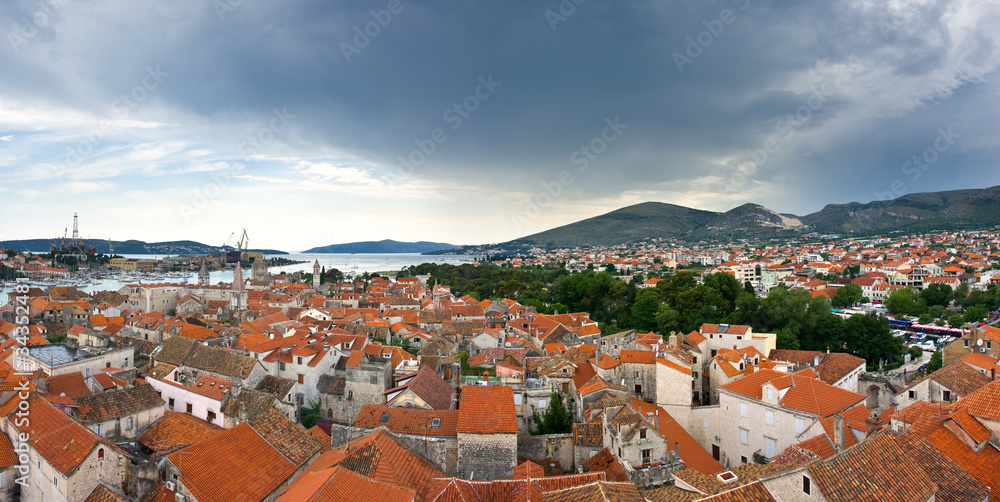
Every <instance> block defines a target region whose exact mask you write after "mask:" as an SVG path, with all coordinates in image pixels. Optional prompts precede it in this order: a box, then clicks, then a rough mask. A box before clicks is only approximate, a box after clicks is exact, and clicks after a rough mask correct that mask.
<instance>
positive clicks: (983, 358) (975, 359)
mask: <svg viewBox="0 0 1000 502" xmlns="http://www.w3.org/2000/svg"><path fill="white" fill-rule="evenodd" d="M959 361H962V362H963V363H965V364H968V365H969V366H972V367H973V368H983V369H985V370H987V371H989V370H990V369H991V368H993V366H994V365H996V364H997V358H995V357H990V356H988V355H986V354H983V353H981V352H972V353H970V354H966V355H964V356H962V358H961V359H959Z"/></svg>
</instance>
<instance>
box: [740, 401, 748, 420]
mask: <svg viewBox="0 0 1000 502" xmlns="http://www.w3.org/2000/svg"><path fill="white" fill-rule="evenodd" d="M740 416H741V417H745V416H747V403H740Z"/></svg>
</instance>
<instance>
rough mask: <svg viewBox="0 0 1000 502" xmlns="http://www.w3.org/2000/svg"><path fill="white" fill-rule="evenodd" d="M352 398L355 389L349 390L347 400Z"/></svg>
mask: <svg viewBox="0 0 1000 502" xmlns="http://www.w3.org/2000/svg"><path fill="white" fill-rule="evenodd" d="M351 399H354V391H353V390H349V391H347V400H348V401H350V400H351Z"/></svg>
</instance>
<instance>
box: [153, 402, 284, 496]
mask: <svg viewBox="0 0 1000 502" xmlns="http://www.w3.org/2000/svg"><path fill="white" fill-rule="evenodd" d="M168 458H169V459H170V462H171V463H172V464H173V465H174V466H176V467H177V469H178V470H179V471H180V473H181V475H180V479H179V481H180V482H181V483H184V486H186V487H187V488H188V490H190V491H191V493H192V494H193V495H194V496H195V498H197V499H198V500H199V501H202V502H229V501H232V500H262V499H264V498H265V497H267V496H268V495H269V494H270V493H271V492H273V491H274V490H276V489H277V488H278V487H279V486H280V485H281V484H282V483H284V482H285V480H286V479H288V477H289V476H291V475H292V474H293V473H294V472H295V470H296V466H295V464H293V463H292V462H290V461H289V460H288V459H287V458H285V456H284V455H282V454H281V452H279V451H278V450H277V449H275V447H273V446H271V444H270V443H268V442H267V440H265V439H264V438H263V437H262V436H261V435H260V434H258V433H257V431H255V430H254V428H253V427H251V426H250V424H248V423H245V422H244V423H242V424H239V425H237V426H236V427H233V428H232V429H228V430H225V431H222V432H220V433H218V434H216V435H214V436H212V437H210V438H208V439H205V440H203V441H199V442H198V443H195V444H193V445H191V446H188V447H187V448H184V449H183V450H180V451H175V452H174V453H171V454H170V456H169V457H168ZM220 466H225V475H220V473H219V468H220Z"/></svg>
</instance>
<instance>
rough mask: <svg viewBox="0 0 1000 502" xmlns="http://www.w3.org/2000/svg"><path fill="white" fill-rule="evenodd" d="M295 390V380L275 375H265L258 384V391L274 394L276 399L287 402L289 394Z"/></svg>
mask: <svg viewBox="0 0 1000 502" xmlns="http://www.w3.org/2000/svg"><path fill="white" fill-rule="evenodd" d="M294 389H295V380H292V379H291V378H282V377H278V376H274V375H265V376H264V378H263V379H262V380H261V381H260V383H258V384H257V387H256V390H258V391H260V392H267V393H269V394H273V395H274V397H276V398H278V399H280V400H283V401H287V400H288V394H290V393H291V392H292V391H293V390H294Z"/></svg>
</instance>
